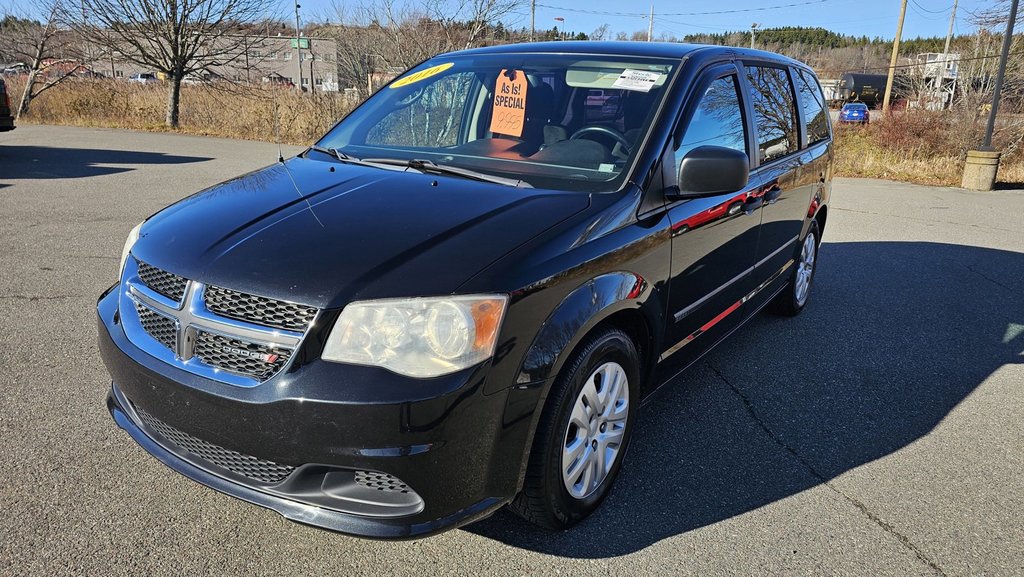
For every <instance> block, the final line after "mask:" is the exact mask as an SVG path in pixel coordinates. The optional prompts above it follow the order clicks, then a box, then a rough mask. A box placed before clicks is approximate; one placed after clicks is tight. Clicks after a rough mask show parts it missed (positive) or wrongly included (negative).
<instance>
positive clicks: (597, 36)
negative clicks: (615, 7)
mask: <svg viewBox="0 0 1024 577" xmlns="http://www.w3.org/2000/svg"><path fill="white" fill-rule="evenodd" d="M590 39H591V40H611V39H612V30H611V26H608V23H604V24H602V25H600V26H598V27H597V28H594V31H593V32H591V33H590Z"/></svg>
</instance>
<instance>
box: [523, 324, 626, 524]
mask: <svg viewBox="0 0 1024 577" xmlns="http://www.w3.org/2000/svg"><path fill="white" fill-rule="evenodd" d="M639 374H640V358H639V355H638V354H637V350H636V346H635V345H634V344H633V342H632V340H630V338H629V336H627V335H626V334H625V333H624V332H622V331H620V330H618V329H611V328H609V329H605V330H602V331H601V332H599V333H595V334H594V335H591V336H589V337H588V338H587V339H586V340H585V341H584V343H583V344H582V345H581V346H580V347H579V348H578V349H577V351H576V352H575V353H574V354H573V356H572V358H571V359H570V360H569V362H567V363H566V366H565V368H564V369H563V370H562V373H561V374H559V376H558V378H557V379H556V381H555V383H554V385H552V390H551V393H550V394H549V395H548V400H547V402H546V403H545V407H544V412H543V414H542V415H541V420H540V423H539V424H538V426H537V432H536V435H535V436H534V443H533V448H532V450H531V452H530V462H529V465H528V468H527V471H526V480H525V481H524V483H523V490H522V491H521V492H520V493H519V495H517V496H516V498H515V500H514V501H513V502H512V504H511V505H510V508H511V509H512V510H513V511H515V512H516V513H518V514H519V515H520V516H522V517H523V518H525V519H526V520H528V521H530V522H532V523H535V524H537V525H540V526H542V527H546V528H549V529H565V528H568V527H571V526H572V525H575V524H576V523H578V522H580V521H581V520H583V519H584V518H586V517H587V516H588V515H590V514H591V513H592V512H593V511H594V510H595V509H597V507H598V506H599V505H600V504H601V502H602V501H603V500H604V498H605V497H606V496H607V495H608V493H609V491H610V490H611V487H612V484H613V483H614V482H615V477H616V476H617V475H618V472H619V468H620V467H621V465H622V458H623V455H624V454H625V452H626V448H627V446H628V444H629V437H630V433H631V432H632V429H633V421H634V420H635V418H634V416H633V414H632V413H633V412H634V407H633V405H634V402H633V400H634V399H635V398H638V397H636V396H635V395H637V394H638V393H639V391H638V390H637V388H638V387H639Z"/></svg>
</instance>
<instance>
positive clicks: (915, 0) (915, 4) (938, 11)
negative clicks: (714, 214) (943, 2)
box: [910, 0, 953, 14]
mask: <svg viewBox="0 0 1024 577" xmlns="http://www.w3.org/2000/svg"><path fill="white" fill-rule="evenodd" d="M910 3H911V4H913V5H914V6H917V7H918V8H919V9H920V10H921V11H922V12H928V13H929V14H945V13H946V12H949V10H950V9H951V8H953V7H952V6H950V7H948V8H943V9H942V10H929V9H927V8H925V7H924V6H921V5H920V4H918V3H917V0H910Z"/></svg>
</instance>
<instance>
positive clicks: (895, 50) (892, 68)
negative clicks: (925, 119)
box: [882, 0, 907, 114]
mask: <svg viewBox="0 0 1024 577" xmlns="http://www.w3.org/2000/svg"><path fill="white" fill-rule="evenodd" d="M906 15H907V0H903V2H901V3H900V21H899V24H897V25H896V38H895V39H894V40H893V42H892V56H891V57H890V58H889V78H888V79H887V80H886V81H885V98H884V99H883V100H882V113H883V114H885V113H888V112H889V99H890V98H892V82H893V80H894V79H895V78H896V60H897V59H898V58H899V55H900V38H901V37H902V36H903V18H904V17H906Z"/></svg>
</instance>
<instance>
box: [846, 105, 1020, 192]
mask: <svg viewBox="0 0 1024 577" xmlns="http://www.w3.org/2000/svg"><path fill="white" fill-rule="evenodd" d="M872 118H873V120H872V123H871V124H870V125H868V126H863V127H861V126H855V125H837V126H836V174H837V175H838V176H854V177H865V178H886V179H891V180H902V181H906V182H916V183H918V184H932V185H940V186H960V179H961V177H962V176H963V168H964V159H965V157H966V155H967V151H968V150H969V149H972V148H974V147H975V146H977V144H978V143H979V142H980V140H981V134H982V131H983V130H984V119H983V118H981V119H978V118H975V117H974V115H973V114H970V115H968V114H964V113H962V112H958V111H935V112H930V111H924V110H910V111H905V112H897V113H894V114H892V115H891V116H889V117H888V118H883V117H882V116H881V112H877V113H874V114H873V116H872ZM1017 122H1018V120H1017V119H1016V118H1011V117H1007V118H1005V119H1003V122H1001V123H1000V130H998V131H997V132H996V134H995V139H994V142H993V144H994V146H995V147H996V148H997V149H999V150H1005V151H1007V152H1006V153H1004V155H1003V158H1002V161H1001V163H1000V167H999V175H998V181H999V182H1004V183H1024V150H1021V147H1020V142H1019V139H1020V129H1019V126H1017Z"/></svg>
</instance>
